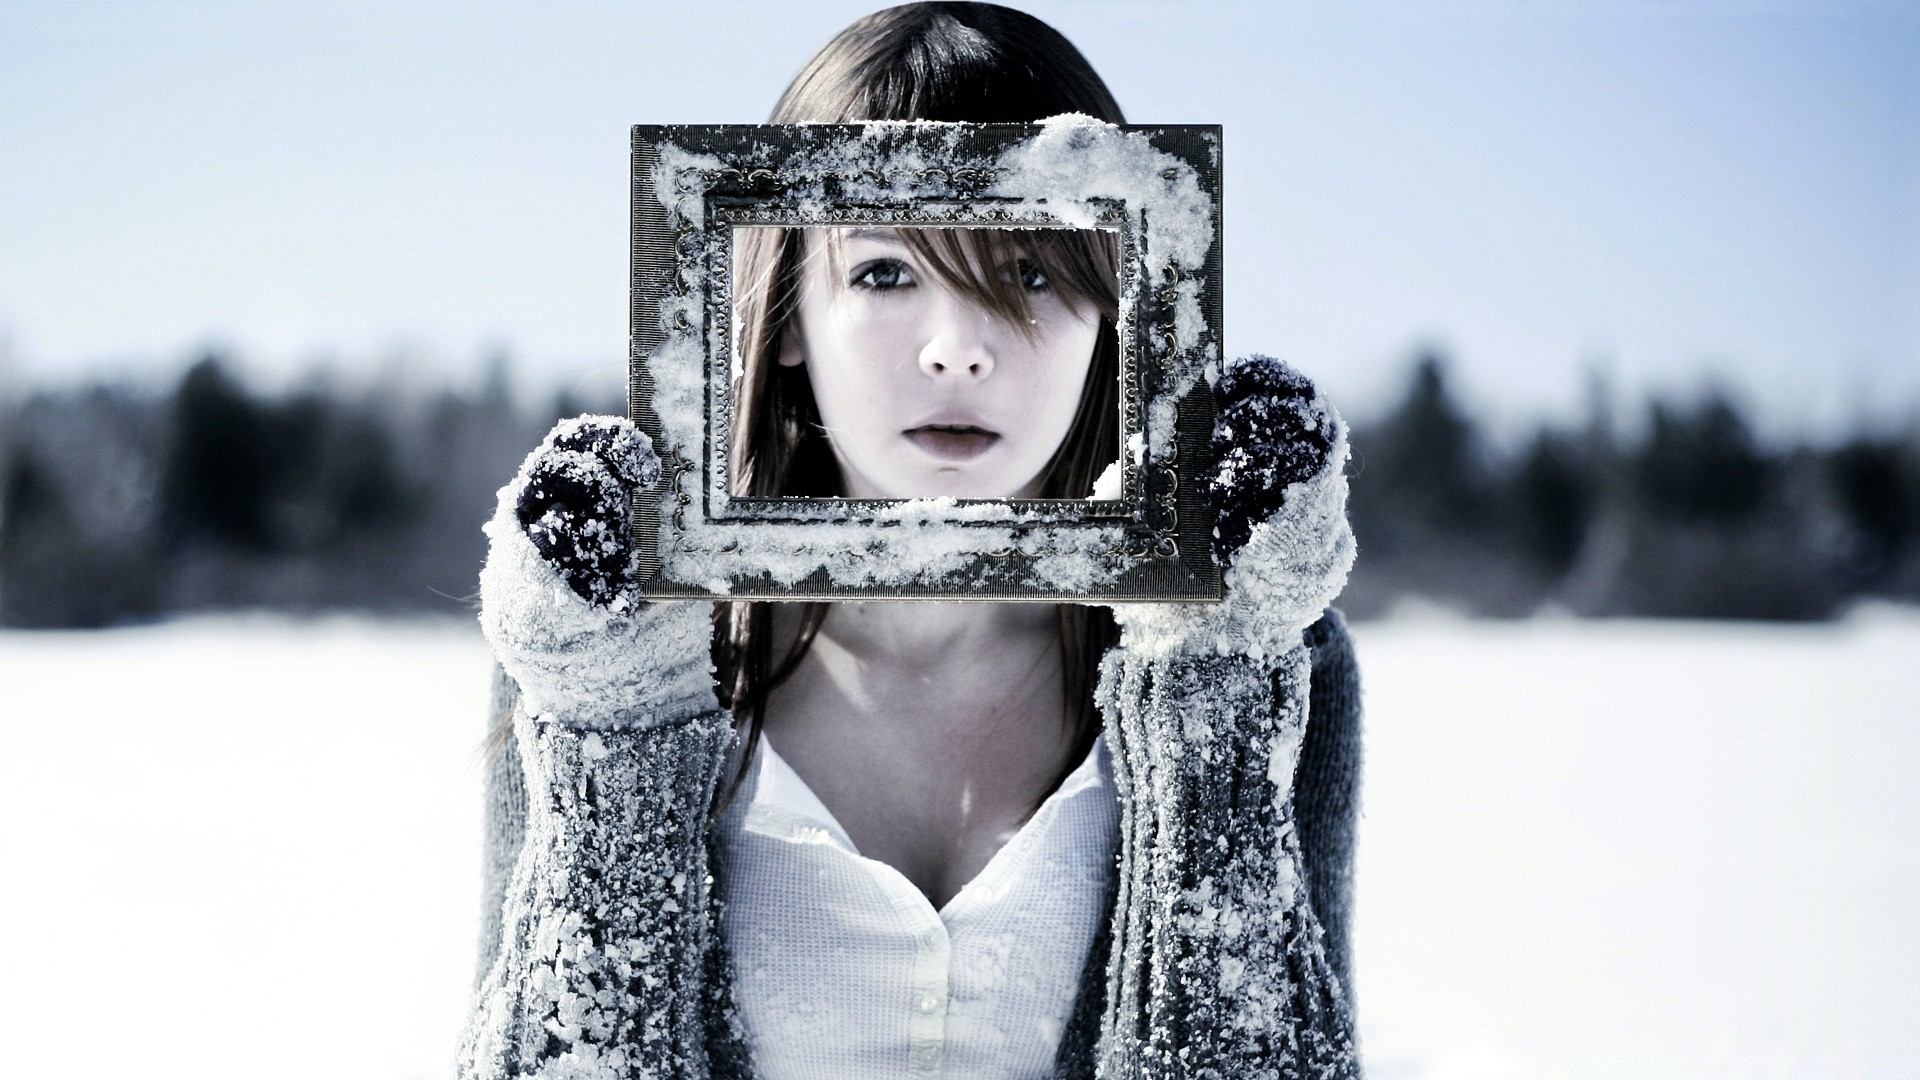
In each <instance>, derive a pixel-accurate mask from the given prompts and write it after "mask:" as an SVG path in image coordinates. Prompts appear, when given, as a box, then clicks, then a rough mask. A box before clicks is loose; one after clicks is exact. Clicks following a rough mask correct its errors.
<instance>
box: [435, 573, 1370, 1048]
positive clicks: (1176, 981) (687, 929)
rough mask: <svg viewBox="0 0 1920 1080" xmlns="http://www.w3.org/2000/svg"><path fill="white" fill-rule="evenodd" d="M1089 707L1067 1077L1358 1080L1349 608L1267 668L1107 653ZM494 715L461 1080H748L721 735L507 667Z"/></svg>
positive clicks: (1355, 718)
mask: <svg viewBox="0 0 1920 1080" xmlns="http://www.w3.org/2000/svg"><path fill="white" fill-rule="evenodd" d="M1255 652H1257V650H1255ZM1097 693H1098V701H1099V703H1100V706H1101V712H1102V716H1103V721H1104V729H1105V732H1106V735H1107V738H1108V741H1109V745H1110V748H1111V750H1112V762H1113V769H1114V777H1115V781H1116V788H1117V790H1118V796H1119V798H1120V800H1121V811H1122V812H1121V827H1120V835H1121V841H1120V852H1119V857H1118V859H1117V861H1116V865H1115V868H1114V878H1113V882H1112V887H1111V888H1110V889H1109V891H1108V896H1109V911H1108V913H1107V915H1106V917H1105V919H1104V920H1103V924H1104V927H1105V929H1103V930H1102V931H1101V932H1100V933H1099V934H1098V935H1097V936H1096V938H1095V941H1094V943H1093V948H1092V950H1091V951H1090V953H1089V955H1088V959H1087V965H1086V968H1085V970H1084V972H1083V975H1082V978H1081V982H1080V988H1079V992H1078V998H1077V1001H1076V1003H1075V1008H1074V1014H1073V1019H1072V1021H1071V1022H1070V1023H1069V1025H1068V1027H1067V1030H1066V1032H1065V1033H1064V1036H1063V1038H1062V1043H1061V1047H1060V1051H1059V1056H1058V1059H1057V1069H1056V1075H1057V1076H1060V1077H1070V1078H1083V1077H1095V1076H1099V1077H1111V1078H1122V1077H1126V1078H1132V1077H1141V1078H1146V1077H1152V1078H1176V1077H1179V1078H1219V1080H1229V1078H1231V1080H1249V1078H1256V1077H1357V1076H1359V1074H1360V1066H1359V1055H1358V1050H1357V1047H1356V1044H1355V1038H1354V1024H1353V1017H1352V1010H1351V999H1350V989H1349V987H1350V985H1351V984H1350V982H1349V970H1350V969H1349V961H1348V957H1349V947H1348V914H1349V902H1350V895H1351V874H1352V855H1353V834H1354V825H1355V820H1356V817H1357V812H1358V802H1357V792H1358V787H1359V775H1360V707H1359V706H1360V694H1359V678H1358V671H1357V667H1356V665H1355V662H1354V657H1353V649H1352V642H1351V639H1350V638H1349V636H1348V634H1347V631H1346V627H1345V624H1344V623H1343V621H1342V620H1341V618H1340V615H1339V613H1338V612H1337V611H1335V610H1333V609H1328V610H1327V611H1326V613H1325V614H1324V615H1322V617H1321V618H1320V619H1319V621H1317V622H1315V623H1313V624H1312V625H1311V626H1310V627H1309V628H1308V629H1307V630H1306V632H1305V634H1304V635H1303V639H1302V642H1301V644H1300V645H1299V646H1297V647H1295V648H1293V649H1291V650H1289V651H1287V652H1285V653H1282V654H1280V655H1278V656H1268V657H1265V658H1264V659H1262V658H1256V656H1252V655H1247V654H1244V653H1242V654H1230V655H1209V656H1201V655H1194V654H1176V655H1173V656H1171V657H1169V656H1166V655H1152V656H1149V655H1146V654H1144V653H1135V652H1133V651H1130V650H1129V649H1128V648H1127V647H1126V645H1124V644H1123V645H1120V646H1116V647H1115V648H1114V649H1113V650H1111V651H1110V652H1109V654H1108V656H1107V657H1106V659H1105V661H1104V662H1103V664H1102V666H1101V679H1100V684H1099V688H1098V692H1097ZM493 709H494V713H495V717H496V721H498V720H501V719H505V718H508V717H511V719H512V723H513V726H514V730H515V736H516V737H515V739H514V740H513V743H512V744H511V745H509V746H508V747H507V748H506V750H505V752H504V753H501V754H499V755H497V756H496V757H495V758H494V759H493V761H492V763H491V765H490V767H489V773H488V777H487V781H488V784H487V804H486V858H485V867H484V887H483V893H482V929H481V938H480V964H479V977H478V983H477V986H476V1000H475V1007H474V1012H473V1016H472V1020H471V1022H470V1024H469V1028H468V1031H467V1034H466V1037H465V1039H464V1040H463V1044H462V1047H461V1059H460V1075H461V1076H462V1077H473V1078H488V1080H492V1078H498V1077H510V1076H528V1075H539V1076H543V1077H594V1078H601V1077H623V1078H624V1077H635V1078H637V1077H660V1078H666V1077H675V1078H686V1080H709V1078H710V1080H733V1078H741V1080H744V1078H748V1077H751V1076H752V1067H751V1062H750V1060H749V1055H748V1052H747V1049H746V1044H745V1041H744V1039H743V1037H742V1033H741V1030H740V1027H739V1024H738V1021H737V1018H736V1016H735V1013H734V1010H733V1006H732V1001H731V994H730V989H729V964H728V960H727V956H726V950H725V942H724V940H723V938H722V935H721V933H720V931H719V926H720V920H719V916H718V909H717V905H718V903H719V901H718V899H717V893H716V891H715V890H713V889H712V888H711V883H712V877H711V869H710V868H711V865H712V857H711V849H710V844H711V840H712V837H711V831H710V821H709V814H708V811H709V808H710V807H711V805H712V804H713V801H714V799H715V797H716V793H717V791H718V790H719V785H720V780H721V775H722V772H723V770H724V768H725V766H726V764H727V762H728V761H729V759H730V752H731V748H732V745H733V739H734V732H733V725H732V720H731V717H730V716H729V715H728V714H726V713H724V712H711V711H708V712H701V713H698V714H695V715H688V716H684V717H680V718H677V719H675V720H674V721H672V722H669V723H666V724H663V725H660V726H657V727H652V728H648V729H633V728H627V729H612V730H608V729H600V730H582V729H579V728H570V727H566V726H563V725H560V724H556V723H551V722H548V721H545V720H544V719H534V718H529V717H528V716H527V714H526V710H525V709H523V708H521V707H519V703H518V691H517V687H516V686H515V685H514V683H513V681H512V680H511V679H510V678H508V677H507V676H506V675H505V674H504V673H496V677H495V690H494V703H493ZM1169 725H1171V727H1172V728H1173V729H1174V730H1183V731H1186V732H1189V733H1191V732H1193V731H1195V730H1201V731H1204V730H1207V729H1208V728H1209V727H1210V726H1219V727H1222V728H1225V727H1228V726H1233V727H1235V728H1236V729H1238V730H1247V729H1249V728H1251V729H1252V730H1255V731H1259V732H1262V733H1264V734H1265V735H1266V736H1268V737H1269V740H1268V741H1267V742H1265V743H1261V744H1256V745H1262V746H1271V747H1272V751H1271V753H1270V755H1269V756H1267V757H1264V758H1257V757H1256V755H1254V754H1249V753H1235V754H1215V753H1211V752H1206V753H1202V752H1188V753H1182V754H1179V755H1169V754H1168V753H1165V752H1161V749H1160V746H1159V744H1158V743H1157V742H1156V739H1155V737H1154V733H1155V732H1156V731H1166V730H1168V729H1169ZM1162 741H1164V740H1162ZM1210 758H1211V759H1215V760H1209V759H1210Z"/></svg>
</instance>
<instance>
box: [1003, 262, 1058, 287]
mask: <svg viewBox="0 0 1920 1080" xmlns="http://www.w3.org/2000/svg"><path fill="white" fill-rule="evenodd" d="M1003 274H1004V276H1005V278H1006V280H1008V281H1015V280H1017V281H1019V282H1020V287H1021V288H1023V289H1025V290H1027V291H1028V292H1039V291H1040V290H1042V289H1046V288H1050V287H1052V285H1053V283H1052V282H1050V281H1048V280H1047V272H1046V271H1045V270H1042V269H1040V264H1039V263H1036V262H1033V261H1031V260H1029V259H1021V260H1019V261H1017V262H1015V263H1014V264H1013V267H1012V268H1011V269H1009V270H1006V271H1003Z"/></svg>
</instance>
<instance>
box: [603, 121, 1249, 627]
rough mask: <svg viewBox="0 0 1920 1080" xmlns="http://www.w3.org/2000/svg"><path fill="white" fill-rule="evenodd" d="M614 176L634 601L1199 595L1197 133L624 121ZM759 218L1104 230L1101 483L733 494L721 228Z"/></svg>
mask: <svg viewBox="0 0 1920 1080" xmlns="http://www.w3.org/2000/svg"><path fill="white" fill-rule="evenodd" d="M632 182H633V187H632V199H633V201H632V229H633V232H632V243H633V249H632V303H631V318H632V336H631V341H630V352H629V380H628V389H629V395H628V396H629V413H630V415H631V418H632V419H633V421H634V423H635V424H636V425H637V426H638V427H639V428H640V429H641V430H642V431H644V432H646V433H647V434H648V435H649V436H650V437H651V438H652V439H653V442H654V446H655V448H656V449H657V451H658V452H659V454H660V457H661V460H662V463H663V469H662V473H661V479H660V482H659V483H657V484H656V485H654V486H653V487H652V488H650V489H648V490H645V491H642V492H640V493H639V494H638V495H636V498H635V513H634V540H635V545H636V549H637V550H638V551H639V552H640V575H641V580H642V587H643V588H644V590H645V591H646V593H647V594H648V595H649V596H651V597H655V598H662V599H681V598H684V599H708V600H711V599H772V600H843V599H855V598H870V599H880V598H896V599H981V600H1034V601H1051V602H1061V601H1076V600H1077V601H1087V602H1100V603H1112V602H1124V601H1136V600H1154V601H1166V600H1190V601H1205V600H1218V599H1219V597H1220V571H1219V568H1218V567H1217V566H1216V565H1215V564H1214V562H1213V559H1212V555H1211V548H1212V543H1211V518H1210V516H1209V514H1208V512H1207V508H1206V504H1205V499H1204V475H1205V474H1204V470H1205V468H1206V466H1207V464H1208V462H1207V443H1208V439H1209V436H1210V433H1211V431H1212V426H1213V417H1214V408H1213V399H1212V393H1211V389H1210V386H1211V382H1212V379H1213V375H1214V374H1215V373H1217V371H1218V365H1219V361H1220V355H1221V353H1220V324H1221V310H1220V298H1221V280H1220V267H1221V250H1220V236H1221V232H1220V129H1219V128H1218V127H1216V126H1205V125H1181V126H1116V125H1112V124H1105V123H1101V122H1099V121H1095V120H1091V119H1089V118H1087V117H1083V116H1066V117H1055V118H1052V119H1050V120H1048V121H1044V122H1042V123H1040V124H950V123H931V122H911V123H899V122H895V123H875V124H851V125H833V124H818V125H815V124H807V125H669V126H654V125H636V126H635V127H634V128H633V181H632ZM770 226H771V227H788V228H809V227H838V228H843V229H844V228H849V227H852V228H866V227H871V228H876V229H884V228H894V229H912V228H990V229H1103V230H1111V231H1112V232H1114V233H1115V234H1116V237H1117V241H1118V249H1119V251H1120V252H1121V257H1120V260H1119V262H1120V266H1119V279H1118V293H1119V298H1120V299H1119V315H1118V317H1117V319H1115V320H1114V322H1115V324H1116V329H1117V331H1118V336H1119V364H1118V369H1119V371H1118V378H1119V387H1118V394H1117V400H1118V408H1119V411H1120V419H1119V433H1120V438H1119V443H1120V452H1119V467H1118V474H1119V481H1120V482H1119V484H1118V490H1117V492H1115V491H1113V490H1111V489H1109V490H1107V491H1106V492H1105V497H1102V496H1098V495H1097V496H1095V497H1092V498H1085V499H955V498H923V499H894V500H859V499H844V498H793V497H753V496H743V495H740V494H736V493H734V491H733V490H732V488H731V485H730V484H729V470H730V468H731V458H730V453H729V447H730V446H731V445H732V438H733V434H734V432H733V424H734V420H735V417H736V402H735V401H734V396H735V393H736V390H737V389H738V386H737V376H738V370H737V368H736V365H735V359H734V357H733V351H734V348H735V333H734V327H733V326H732V322H733V311H734V307H733V292H734V282H733V279H732V275H733V270H732V268H733V264H734V255H735V247H736V236H738V235H741V233H740V230H742V229H751V228H765V227H770ZM1116 494H1117V497H1113V496H1115V495H1116Z"/></svg>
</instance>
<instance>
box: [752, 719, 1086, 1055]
mask: <svg viewBox="0 0 1920 1080" xmlns="http://www.w3.org/2000/svg"><path fill="white" fill-rule="evenodd" d="M1119 824H1120V814H1119V806H1118V803H1117V801H1116V798H1115V794H1114V789H1113V773H1112V768H1111V766H1110V765H1109V763H1108V760H1107V750H1106V742H1105V739H1104V738H1102V739H1097V740H1095V742H1094V745H1093V749H1092V750H1091V751H1090V752H1089V753H1088V754H1087V757H1086V760H1085V761H1082V762H1081V763H1080V765H1079V767H1077V768H1076V769H1074V771H1073V772H1072V773H1071V774H1069V775H1068V776H1067V778H1066V780H1065V781H1064V782H1063V783H1062V784H1061V785H1060V787H1059V789H1058V790H1056V791H1054V792H1053V794H1051V795H1049V796H1048V797H1047V799H1046V801H1045V802H1044V803H1042V804H1041V806H1040V809H1039V810H1038V811H1036V812H1035V813H1034V815H1033V816H1032V817H1031V818H1029V819H1028V820H1027V822H1026V824H1024V825H1022V826H1021V827H1020V830H1019V831H1018V832H1017V833H1015V834H1014V836H1013V838H1012V839H1011V840H1009V841H1007V843H1006V846H1004V847H1002V848H1001V849H1000V850H999V851H998V852H996V853H995V854H994V856H993V858H992V859H991V860H990V861H988V863H987V865H986V868H985V869H983V870H981V871H980V874H979V876H977V877H975V878H974V879H973V880H972V881H969V882H968V883H967V884H966V886H965V887H963V888H962V889H961V890H960V892H959V893H958V894H957V895H955V896H954V897H953V899H951V900H949V901H948V902H947V904H946V906H945V907H943V908H941V909H940V910H938V911H935V910H934V908H933V905H932V903H931V902H930V901H928V899H927V897H926V895H925V894H924V893H922V892H921V891H920V890H919V889H918V888H915V887H914V885H913V883H912V882H910V881H908V880H907V878H906V877H905V875H903V874H901V873H900V872H899V871H898V870H895V869H894V868H893V867H891V866H888V865H887V864H886V863H883V862H879V861H877V860H874V859H869V858H866V857H864V856H862V855H861V854H860V853H859V851H857V850H855V848H854V846H853V842H852V841H851V840H849V839H848V838H847V834H846V831H845V830H843V829H842V828H841V827H840V823H839V822H837V821H835V820H834V817H833V815H832V814H831V813H829V812H828V811H827V808H826V807H825V806H824V805H822V804H821V802H820V800H819V799H818V798H817V797H816V796H815V795H814V793H813V792H812V790H810V789H809V788H808V787H807V785H806V782H805V781H803V780H801V779H800V776H799V774H798V773H795V772H794V771H793V768H792V766H790V765H788V764H787V763H786V762H785V761H783V760H781V758H780V755H779V754H777V753H775V752H774V750H773V747H772V745H771V744H770V743H768V742H767V740H766V738H765V737H764V736H763V737H762V738H761V739H760V741H759V744H758V746H757V748H756V751H755V763H754V766H753V769H752V774H751V775H750V776H749V777H748V779H747V782H746V783H745V784H744V785H743V786H742V789H741V792H740V795H739V796H738V797H737V798H735V800H734V801H733V803H732V804H731V805H730V806H729V807H728V808H727V811H726V812H725V813H724V814H723V815H722V816H721V819H720V822H719V846H720V854H719V859H720V869H721V871H722V874H723V875H724V877H723V880H724V888H725V890H726V893H725V899H726V906H725V908H724V915H723V920H724V927H725V932H726V936H727V947H728V950H729V951H730V953H731V954H732V961H733V993H734V1001H735V1003H736V1005H737V1006H738V1008H739V1010H740V1016H741V1020H742V1022H743V1024H744V1026H745V1028H746V1034H747V1041H748V1045H749V1046H750V1047H751V1049H752V1053H753V1066H754V1071H755V1073H756V1074H757V1075H758V1076H760V1077H761V1078H762V1080H850V1078H866V1077H914V1078H920V1077H948V1078H976V1077H977V1078H981V1080H986V1078H993V1080H1006V1078H1019V1077H1034V1078H1041V1077H1048V1076H1051V1075H1052V1074H1053V1060H1054V1054H1055V1052H1056V1051H1057V1050H1058V1048H1059V1045H1060V1037H1061V1033H1062V1031H1063V1030H1064V1029H1065V1027H1066V1022H1067V1018H1068V1016H1069V1015H1070V1014H1071V1012H1072V1009H1073V1004H1074V999H1075V995H1076V993H1077V991H1078V989H1079V983H1080V973H1081V968H1082V967H1083V966H1084V965H1085V963H1086V959H1087V952H1088V950H1089V949H1090V948H1091V947H1092V943H1093V937H1094V933H1095V931H1096V930H1098V928H1099V927H1098V923H1099V919H1100V914H1101V911H1102V908H1103V906H1104V904H1105V902H1106V891H1107V889H1108V887H1109V885H1108V882H1109V879H1110V876H1111V873H1112V869H1113V860H1114V857H1115V852H1116V850H1117V844H1118V837H1119Z"/></svg>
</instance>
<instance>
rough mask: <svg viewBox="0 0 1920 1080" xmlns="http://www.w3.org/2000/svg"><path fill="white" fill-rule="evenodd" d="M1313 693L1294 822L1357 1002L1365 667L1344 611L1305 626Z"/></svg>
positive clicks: (1318, 909)
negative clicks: (1354, 928) (1354, 965)
mask: <svg viewBox="0 0 1920 1080" xmlns="http://www.w3.org/2000/svg"><path fill="white" fill-rule="evenodd" d="M1306 643H1307V648H1308V650H1309V651H1310V652H1311V653H1312V656H1313V669H1312V676H1311V678H1312V690H1311V694H1310V698H1309V700H1310V705H1309V708H1308V711H1307V730H1306V735H1305V736H1304V738H1303V739H1302V740H1301V747H1300V764H1299V765H1298V766H1296V767H1295V768H1294V772H1293V806H1294V819H1295V821H1296V822H1297V824H1298V827H1299V831H1300V854H1301V857H1302V859H1303V860H1304V862H1305V864H1306V872H1307V896H1308V899H1309V900H1310V902H1311V903H1312V905H1313V911H1314V914H1315V915H1316V916H1318V917H1319V920H1320V927H1321V929H1322V930H1324V931H1325V936H1326V943H1327V960H1328V962H1329V963H1331V964H1332V965H1333V971H1334V974H1335V975H1337V976H1339V978H1340V985H1342V986H1344V987H1346V988H1347V998H1348V1000H1349V1001H1351V1000H1352V999H1353V979H1352V975H1351V966H1350V958H1351V956H1352V952H1353V947H1352V940H1351V925H1352V922H1351V919H1350V915H1351V912H1352V906H1353V837H1354V828H1355V826H1356V824H1357V823H1358V820H1359V816H1360V762H1361V749H1360V669H1359V665H1358V664H1357V663H1356V662H1355V660H1354V656H1353V638H1352V637H1350V636H1349V635H1348V634H1347V624H1346V620H1344V619H1343V618H1342V617H1341V615H1340V612H1339V611H1338V610H1336V609H1334V608H1328V609H1327V613H1326V614H1325V615H1323V616H1321V618H1320V621H1319V622H1316V623H1314V624H1313V625H1312V626H1310V627H1308V628H1307V633H1306Z"/></svg>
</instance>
